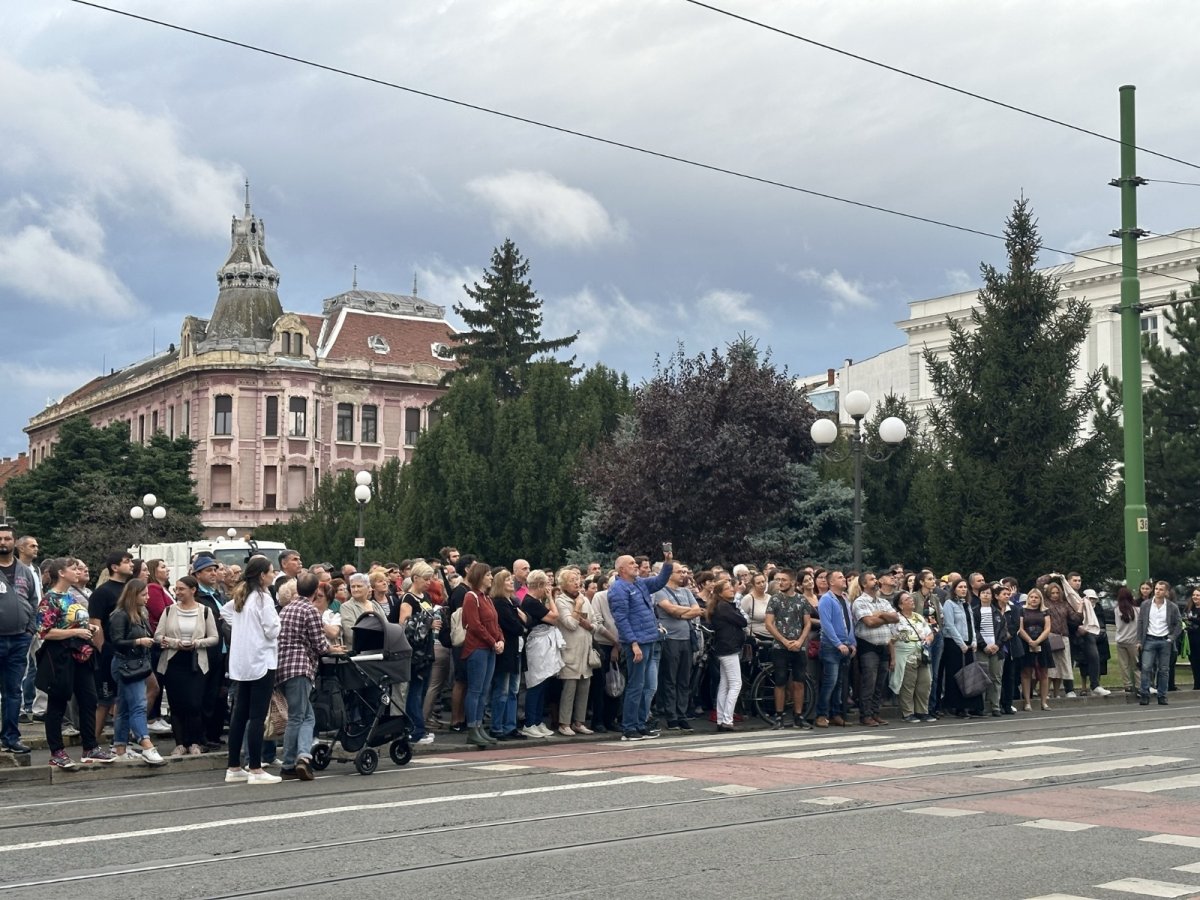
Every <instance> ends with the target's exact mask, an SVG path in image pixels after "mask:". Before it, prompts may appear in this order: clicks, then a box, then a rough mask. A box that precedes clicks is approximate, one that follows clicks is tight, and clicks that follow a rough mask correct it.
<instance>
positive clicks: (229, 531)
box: [225, 527, 237, 540]
mask: <svg viewBox="0 0 1200 900" xmlns="http://www.w3.org/2000/svg"><path fill="white" fill-rule="evenodd" d="M225 536H226V537H228V538H229V539H230V540H232V539H233V538H235V537H237V529H236V528H233V527H230V528H228V529H226V531H225Z"/></svg>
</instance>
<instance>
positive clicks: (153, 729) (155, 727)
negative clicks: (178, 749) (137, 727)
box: [147, 719, 171, 734]
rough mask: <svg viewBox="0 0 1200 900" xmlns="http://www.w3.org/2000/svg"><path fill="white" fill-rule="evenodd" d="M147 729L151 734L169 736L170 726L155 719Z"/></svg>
mask: <svg viewBox="0 0 1200 900" xmlns="http://www.w3.org/2000/svg"><path fill="white" fill-rule="evenodd" d="M147 728H148V729H149V731H150V733H151V734H170V733H171V726H170V725H168V724H167V723H166V722H164V721H163V720H162V719H155V720H154V721H153V722H151V723H150V724H149V725H148V726H147Z"/></svg>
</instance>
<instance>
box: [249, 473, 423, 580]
mask: <svg viewBox="0 0 1200 900" xmlns="http://www.w3.org/2000/svg"><path fill="white" fill-rule="evenodd" d="M355 474H356V473H355V472H354V471H350V470H343V471H341V472H338V473H336V474H329V475H326V476H325V477H324V478H322V479H321V481H320V483H319V484H318V485H317V488H316V490H315V491H313V493H312V494H311V495H309V497H308V498H307V499H306V500H305V501H304V503H303V504H302V505H301V507H300V509H298V510H296V511H295V512H294V513H292V516H291V518H290V519H289V520H288V521H287V522H275V523H273V524H270V525H263V526H259V527H258V528H256V529H255V530H254V536H255V537H256V538H258V539H259V540H267V541H283V542H284V543H286V544H287V545H288V546H289V547H291V548H292V549H293V550H298V551H300V555H301V557H302V558H303V559H304V561H305V562H306V563H315V562H332V563H334V564H335V565H342V564H344V563H348V562H349V563H352V562H354V561H355V560H356V559H357V556H358V550H357V548H355V546H354V539H355V538H356V537H358V502H357V501H356V500H355V499H354V488H355V480H354V476H355ZM406 490H407V485H406V483H405V479H404V476H403V468H402V467H401V465H400V461H399V460H396V459H389V460H388V461H387V462H385V463H384V464H383V465H382V466H380V467H379V468H378V469H376V470H374V471H373V472H372V481H371V500H370V502H368V503H367V505H366V507H365V508H364V509H363V536H364V537H365V538H366V548H365V549H364V550H363V560H364V562H365V561H368V560H379V561H390V562H399V561H400V560H401V559H404V558H408V557H410V556H412V553H411V552H409V551H408V550H407V548H406V547H405V546H404V544H403V541H402V540H401V537H400V526H399V522H398V520H397V514H398V511H399V509H400V507H401V505H402V501H403V498H404V494H405V491H406Z"/></svg>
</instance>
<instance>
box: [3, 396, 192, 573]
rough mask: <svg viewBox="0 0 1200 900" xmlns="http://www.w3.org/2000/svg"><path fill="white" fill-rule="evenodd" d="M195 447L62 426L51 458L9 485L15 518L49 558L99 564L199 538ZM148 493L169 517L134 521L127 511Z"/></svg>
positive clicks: (112, 428) (84, 424)
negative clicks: (133, 550)
mask: <svg viewBox="0 0 1200 900" xmlns="http://www.w3.org/2000/svg"><path fill="white" fill-rule="evenodd" d="M195 446H196V445H195V442H194V441H192V440H190V439H189V438H187V437H184V436H180V437H177V438H173V439H172V438H168V437H167V436H166V434H164V433H163V432H162V431H158V432H156V433H155V434H154V435H153V436H152V437H151V438H150V440H149V442H147V443H145V444H141V443H137V442H133V441H130V440H129V423H127V422H113V423H112V424H111V425H108V426H106V427H104V428H96V427H94V426H93V425H92V424H91V422H90V421H89V420H88V419H87V417H86V416H76V417H74V418H71V419H68V420H66V421H65V422H63V424H62V425H61V426H60V427H59V430H58V442H57V443H56V444H55V446H54V453H53V454H51V455H50V456H48V457H47V458H46V459H45V461H43V462H41V463H39V464H38V466H37V468H35V469H32V470H31V471H29V472H26V473H25V474H24V475H20V476H18V477H17V478H14V479H12V480H11V481H10V482H9V483H8V484H7V485H6V486H5V489H4V492H5V498H6V500H7V501H8V509H9V514H10V515H11V516H13V518H15V519H16V520H17V522H18V526H17V527H18V529H19V530H20V531H23V532H27V533H29V534H33V535H36V536H37V537H38V539H39V542H40V544H41V548H42V554H43V555H44V556H62V555H64V554H71V555H73V556H78V557H80V558H81V559H84V560H86V561H87V562H89V563H91V564H93V565H94V564H95V563H96V562H97V561H98V559H99V558H100V557H103V556H104V555H105V554H106V553H109V552H111V551H113V550H118V549H122V550H123V549H124V548H126V547H129V546H131V545H133V544H140V543H146V542H158V541H182V540H190V539H193V538H198V537H200V535H201V533H202V531H203V529H202V526H201V524H200V502H199V500H198V499H197V498H196V492H195V490H194V484H193V482H192V476H191V466H192V450H193V449H194V448H195ZM147 493H153V494H155V496H157V498H158V502H159V503H160V504H161V505H162V506H164V507H165V508H166V510H167V517H166V518H165V519H162V520H158V519H154V518H152V517H150V516H147V517H146V518H144V519H142V521H141V522H134V520H133V519H132V518H130V515H129V510H130V508H131V507H133V506H135V505H137V504H140V503H141V498H142V496H143V495H144V494H147Z"/></svg>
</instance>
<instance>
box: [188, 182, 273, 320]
mask: <svg viewBox="0 0 1200 900" xmlns="http://www.w3.org/2000/svg"><path fill="white" fill-rule="evenodd" d="M217 286H218V289H219V290H218V293H217V305H216V307H215V308H214V309H213V314H212V318H211V319H210V320H209V323H208V328H207V330H206V332H205V336H204V342H205V343H206V344H208V343H218V342H219V343H226V342H237V341H244V340H248V339H249V340H265V341H269V340H271V337H272V326H273V325H274V323H275V320H276V319H278V318H279V317H280V316H281V315H283V307H282V305H281V304H280V302H279V271H278V270H277V269H276V268H275V267H274V266H273V265H271V260H270V258H269V257H268V256H267V232H266V228H265V226H264V225H263V220H262V219H256V218H255V217H254V215H253V214H252V213H251V211H250V182H249V181H247V182H246V208H245V213H244V215H243V216H242V218H240V219H239V218H238V217H237V216H234V218H233V226H232V229H231V247H230V249H229V259H227V260H226V261H225V265H223V266H221V268H220V270H218V272H217Z"/></svg>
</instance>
